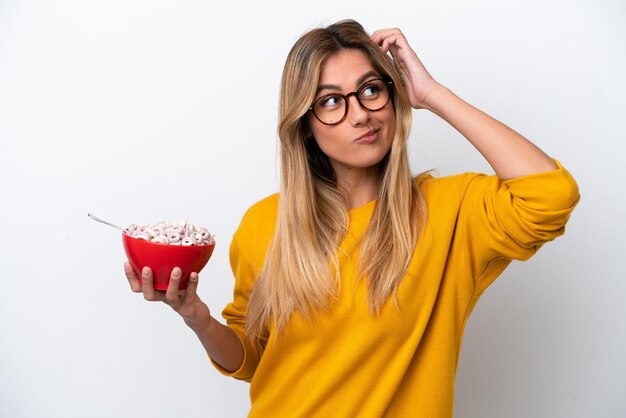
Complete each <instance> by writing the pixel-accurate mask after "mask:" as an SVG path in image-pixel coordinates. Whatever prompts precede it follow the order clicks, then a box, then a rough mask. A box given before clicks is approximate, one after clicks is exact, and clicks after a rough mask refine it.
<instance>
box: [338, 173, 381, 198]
mask: <svg viewBox="0 0 626 418" xmlns="http://www.w3.org/2000/svg"><path fill="white" fill-rule="evenodd" d="M338 168H339V167H335V175H336V178H337V185H338V186H339V187H340V188H341V189H343V190H345V192H346V193H347V194H348V203H349V205H350V209H352V208H356V207H359V206H361V205H364V204H366V203H367V202H370V201H372V200H374V199H376V198H377V197H378V188H379V185H380V176H381V175H382V171H381V167H379V166H375V167H368V168H355V167H341V168H339V169H338Z"/></svg>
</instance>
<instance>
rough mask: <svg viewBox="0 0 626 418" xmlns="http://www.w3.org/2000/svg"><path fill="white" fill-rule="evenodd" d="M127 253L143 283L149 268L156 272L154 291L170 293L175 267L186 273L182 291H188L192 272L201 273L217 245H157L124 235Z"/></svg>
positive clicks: (180, 287) (153, 272) (153, 275)
mask: <svg viewBox="0 0 626 418" xmlns="http://www.w3.org/2000/svg"><path fill="white" fill-rule="evenodd" d="M122 239H123V240H124V251H126V256H127V257H128V262H129V263H130V265H131V266H132V267H133V271H134V272H135V274H136V275H137V277H138V278H139V283H140V284H141V282H142V280H141V271H142V270H143V268H144V267H146V266H148V267H150V268H151V269H152V277H153V284H154V288H155V289H157V290H167V285H168V284H169V282H170V275H171V274H172V270H173V269H174V267H180V269H181V270H182V272H183V275H182V278H181V281H180V285H179V286H178V288H179V289H185V288H187V283H188V282H189V276H190V275H191V273H192V272H194V271H195V272H196V273H200V270H202V269H203V268H204V266H205V265H206V263H207V262H208V261H209V258H211V254H213V249H214V248H215V243H213V244H210V245H191V246H185V247H184V246H182V245H168V244H157V243H154V242H149V241H144V240H142V239H139V238H134V237H131V236H130V235H128V234H125V233H122Z"/></svg>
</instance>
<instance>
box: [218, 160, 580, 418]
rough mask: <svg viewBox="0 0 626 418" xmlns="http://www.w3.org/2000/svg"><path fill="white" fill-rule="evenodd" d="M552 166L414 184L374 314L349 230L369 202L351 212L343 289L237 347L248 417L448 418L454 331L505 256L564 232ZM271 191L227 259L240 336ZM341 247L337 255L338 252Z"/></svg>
mask: <svg viewBox="0 0 626 418" xmlns="http://www.w3.org/2000/svg"><path fill="white" fill-rule="evenodd" d="M556 163H557V165H558V167H559V168H558V169H557V170H554V171H551V172H548V173H542V174H534V175H529V176H525V177H520V178H516V179H512V180H507V181H500V180H499V179H498V178H497V177H496V176H486V175H483V174H475V173H466V174H462V175H456V176H449V177H442V178H433V177H429V178H427V179H426V180H424V181H423V182H421V183H420V188H421V190H422V191H423V192H424V195H425V197H426V201H427V204H428V213H429V218H428V224H427V227H426V229H425V234H424V235H423V238H422V239H421V240H420V242H418V245H417V247H416V249H415V253H414V254H413V258H412V260H411V264H410V267H409V270H408V274H407V275H406V276H405V277H404V278H403V280H402V282H401V284H400V287H399V290H398V301H399V310H398V309H397V308H396V307H395V306H394V303H393V300H389V301H388V302H387V303H386V305H384V307H383V310H382V312H381V314H380V315H378V316H371V315H370V314H369V311H368V307H367V292H366V284H365V283H364V282H363V281H360V282H356V281H355V268H356V265H357V260H358V245H355V244H356V242H357V241H358V239H359V237H361V235H362V234H363V233H364V231H365V229H366V227H367V225H368V222H369V219H370V217H371V215H372V212H373V209H374V206H375V204H376V202H375V201H372V202H370V203H367V204H365V205H364V206H361V207H358V208H355V209H352V210H351V211H350V227H349V232H348V234H347V236H346V237H345V239H344V241H343V242H342V243H341V249H342V250H343V251H344V252H345V253H346V255H342V256H341V280H342V282H341V291H340V298H339V300H338V301H336V302H333V304H332V305H331V307H330V310H329V312H323V313H318V314H317V315H316V317H315V318H314V320H313V321H312V322H307V321H306V320H304V319H303V318H302V317H301V316H300V315H298V314H296V315H294V316H293V317H292V319H291V321H290V323H289V324H288V326H287V328H286V329H285V332H284V334H282V335H281V337H280V338H276V335H274V333H272V332H271V330H270V335H269V338H268V339H267V340H265V341H262V343H261V344H258V345H252V344H249V343H247V342H246V343H244V351H245V355H244V361H243V364H242V366H241V368H240V369H239V370H237V371H235V372H233V373H229V372H227V371H226V370H224V369H222V368H220V366H219V365H217V364H216V363H213V364H214V365H215V367H217V369H218V370H220V371H221V372H222V373H223V374H225V375H229V376H233V377H235V378H237V379H243V380H247V381H250V382H251V386H250V397H251V401H252V407H251V410H250V415H249V416H250V417H262V418H276V417H289V418H294V417H307V418H309V417H321V418H328V417H393V418H397V417H428V418H437V417H451V416H452V411H453V395H454V393H453V391H454V377H455V373H456V368H457V361H458V358H459V352H460V348H461V340H462V336H463V329H464V327H465V323H466V321H467V319H468V316H469V314H470V312H471V311H472V308H473V307H474V305H475V304H476V302H477V300H478V298H479V296H480V295H481V294H482V293H483V292H484V291H485V289H486V288H487V286H489V284H491V283H492V282H493V281H494V280H495V278H496V277H497V276H498V275H499V274H500V273H501V272H502V271H503V270H504V268H505V267H507V265H508V264H509V263H510V261H511V260H512V259H517V260H526V259H528V258H529V257H531V256H532V255H533V254H534V253H535V252H536V251H537V250H538V249H539V248H540V247H541V245H542V244H543V243H545V242H546V241H550V240H552V239H554V238H556V237H557V236H559V235H561V234H563V232H564V225H565V223H566V221H567V219H568V217H569V215H570V212H571V211H572V210H573V208H574V206H575V205H576V203H577V202H578V200H579V194H578V188H577V185H576V182H575V181H574V179H573V178H572V176H571V175H570V174H569V173H568V172H567V171H566V170H565V169H564V168H563V167H562V166H561V165H560V164H559V162H558V161H556ZM277 207H278V195H272V196H270V197H268V198H266V199H264V200H262V201H260V202H258V203H256V204H255V205H253V206H252V207H251V208H250V209H249V210H248V211H247V213H246V214H245V216H244V217H243V219H242V221H241V225H240V226H239V228H238V230H237V232H236V233H235V235H234V238H233V241H232V245H231V249H230V257H231V264H232V268H233V272H234V275H235V279H236V281H235V288H234V300H233V302H232V303H230V304H229V305H228V306H227V307H226V308H225V309H224V311H223V316H224V318H225V319H226V321H227V324H228V326H229V327H231V328H232V329H233V330H234V331H235V333H237V335H239V336H240V338H241V336H242V335H243V322H244V316H245V312H246V303H247V296H248V292H249V290H250V288H251V286H252V284H253V282H254V280H255V278H256V277H257V274H258V272H259V271H260V269H261V266H262V265H263V261H264V257H265V254H266V250H267V248H268V245H269V242H270V240H271V238H272V234H273V231H274V228H275V224H276V213H277ZM340 253H342V252H340Z"/></svg>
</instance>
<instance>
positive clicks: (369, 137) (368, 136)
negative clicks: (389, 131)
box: [354, 128, 380, 144]
mask: <svg viewBox="0 0 626 418" xmlns="http://www.w3.org/2000/svg"><path fill="white" fill-rule="evenodd" d="M378 131H380V128H378V129H372V130H371V131H368V132H366V133H365V134H363V135H361V136H360V137H358V138H357V139H355V140H354V142H357V143H359V144H371V143H373V142H376V140H377V139H378Z"/></svg>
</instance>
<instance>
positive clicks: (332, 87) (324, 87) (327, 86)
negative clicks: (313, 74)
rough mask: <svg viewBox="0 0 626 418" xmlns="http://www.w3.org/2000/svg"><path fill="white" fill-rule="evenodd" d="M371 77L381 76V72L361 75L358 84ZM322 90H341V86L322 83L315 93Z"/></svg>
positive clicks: (372, 71) (369, 72)
mask: <svg viewBox="0 0 626 418" xmlns="http://www.w3.org/2000/svg"><path fill="white" fill-rule="evenodd" d="M370 77H380V74H378V73H377V72H376V71H374V70H371V71H368V72H366V73H365V74H363V75H362V76H361V77H359V79H358V80H357V81H356V85H357V86H360V85H361V84H362V83H363V82H364V81H365V80H367V79H368V78H370ZM322 90H339V91H341V87H340V86H338V85H337V84H320V85H319V86H317V90H316V91H315V94H318V93H319V92H320V91H322Z"/></svg>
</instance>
